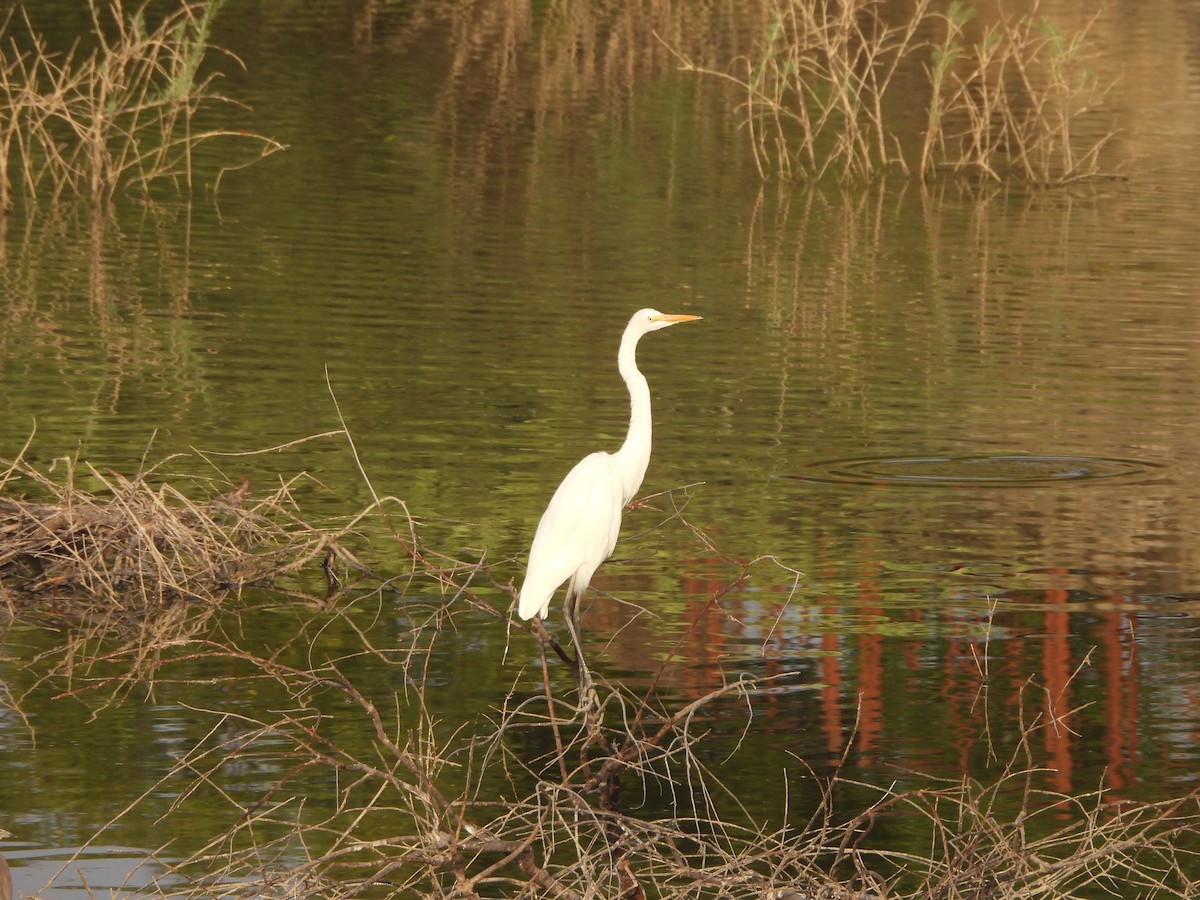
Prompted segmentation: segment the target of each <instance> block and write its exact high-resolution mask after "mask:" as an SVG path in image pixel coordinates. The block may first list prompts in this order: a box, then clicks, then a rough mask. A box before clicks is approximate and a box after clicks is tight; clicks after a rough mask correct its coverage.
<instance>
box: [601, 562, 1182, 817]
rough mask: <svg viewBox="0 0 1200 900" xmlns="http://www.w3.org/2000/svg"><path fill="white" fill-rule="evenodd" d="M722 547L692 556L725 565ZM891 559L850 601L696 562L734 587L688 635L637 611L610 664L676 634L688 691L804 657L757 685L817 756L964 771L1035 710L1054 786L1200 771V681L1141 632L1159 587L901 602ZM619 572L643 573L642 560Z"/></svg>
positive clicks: (696, 612)
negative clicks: (669, 631)
mask: <svg viewBox="0 0 1200 900" xmlns="http://www.w3.org/2000/svg"><path fill="white" fill-rule="evenodd" d="M715 562H716V561H714V560H693V561H692V565H690V566H689V568H693V570H695V571H712V570H713V568H714V563H715ZM1049 574H1056V573H1054V572H1050V573H1049ZM1061 574H1066V573H1065V572H1064V573H1061ZM887 577H888V576H887V573H886V572H885V571H884V570H883V569H882V567H878V566H872V565H869V564H861V565H860V571H859V573H858V580H857V583H856V585H855V591H856V593H855V595H854V597H853V598H852V601H849V602H848V601H847V598H846V597H845V596H839V595H833V594H825V595H817V596H808V597H805V598H804V599H803V600H801V599H800V598H798V597H796V596H791V594H790V593H789V591H790V588H789V587H788V586H786V585H785V586H780V587H779V588H778V589H777V590H775V591H767V592H762V593H756V594H753V595H751V594H749V593H746V592H740V593H739V592H737V591H731V592H728V593H723V592H725V591H727V589H728V586H729V583H728V582H727V581H721V580H720V579H717V578H684V579H683V580H682V581H681V584H680V586H679V590H680V592H681V594H683V595H687V596H692V597H705V596H708V597H713V596H719V597H720V598H721V599H720V602H719V603H717V602H705V601H703V600H699V601H697V602H694V603H690V604H689V605H688V606H687V607H686V614H685V615H686V618H685V620H684V621H683V622H681V623H680V631H679V632H677V634H683V635H684V636H683V638H682V639H678V638H677V639H676V640H677V641H679V644H678V646H677V647H676V646H675V644H676V641H666V640H664V639H663V637H662V636H661V635H660V634H655V630H656V628H655V626H654V625H652V624H650V623H651V620H649V619H646V621H645V622H644V623H640V622H639V621H636V620H635V622H634V623H633V624H632V625H628V624H627V625H626V626H625V627H624V630H623V631H622V632H621V633H620V634H619V635H618V636H617V637H616V638H614V639H613V641H612V643H611V645H610V646H609V647H608V648H607V649H606V651H605V658H606V664H609V665H620V666H623V667H625V669H626V671H629V672H639V671H642V672H644V671H646V663H645V652H644V648H645V647H646V646H647V645H653V646H655V647H658V648H659V649H660V650H661V651H662V652H661V653H660V654H659V659H662V658H663V657H665V656H669V655H672V654H670V653H669V652H668V651H670V650H675V651H677V652H676V653H675V654H674V655H673V657H672V660H671V661H670V662H668V663H666V664H665V665H666V666H667V674H666V677H665V678H664V682H665V683H669V684H670V685H671V686H672V688H673V689H674V690H677V691H679V692H681V693H683V694H685V695H686V696H689V697H698V696H701V695H702V694H704V693H706V692H708V691H711V690H714V689H716V688H718V687H720V686H721V685H722V684H724V683H727V682H728V681H729V680H730V679H731V678H734V677H737V675H738V674H739V673H741V672H745V671H751V672H753V673H755V674H758V675H767V676H769V675H778V674H782V673H788V672H790V673H794V675H795V679H794V680H793V681H791V682H790V683H791V684H794V685H797V684H798V685H801V686H808V685H811V687H812V689H811V690H808V689H800V690H793V691H781V692H779V693H770V692H768V693H765V694H764V695H762V696H760V697H756V699H755V719H756V726H755V727H756V728H757V729H761V730H763V731H765V732H767V733H774V734H777V735H783V736H786V737H787V740H788V741H789V742H794V743H789V745H788V746H789V749H792V750H793V751H794V752H796V753H797V754H798V755H800V756H802V757H803V758H805V759H809V760H810V761H812V760H825V761H826V762H827V763H829V764H832V763H834V762H835V761H836V760H837V759H839V758H840V757H841V756H842V755H843V754H844V753H846V752H849V754H850V756H851V758H852V759H853V761H854V762H855V764H856V765H858V766H861V767H864V768H872V767H879V766H889V767H899V768H901V769H911V770H916V771H925V772H930V773H932V774H937V775H948V776H954V775H961V774H963V773H968V772H977V771H978V770H979V766H980V765H981V762H982V761H983V760H985V759H996V758H999V759H1001V760H1004V759H1005V758H1006V755H1007V754H1011V753H1012V752H1013V751H1014V748H1015V746H1016V742H1017V740H1018V738H1019V733H1020V730H1021V724H1022V723H1024V725H1026V726H1028V725H1030V724H1033V723H1035V722H1036V723H1038V724H1039V726H1040V727H1038V728H1037V729H1036V731H1034V732H1033V737H1032V739H1031V744H1030V751H1031V753H1032V754H1033V757H1034V759H1033V762H1034V763H1035V764H1036V765H1038V766H1040V767H1044V769H1045V774H1044V776H1043V785H1044V787H1045V788H1047V789H1050V790H1054V791H1059V792H1062V793H1064V794H1068V793H1078V792H1080V791H1088V790H1092V789H1095V788H1096V787H1098V786H1100V787H1103V788H1105V789H1106V790H1109V791H1114V792H1125V791H1129V790H1130V789H1134V790H1133V791H1132V795H1141V796H1144V795H1145V794H1146V792H1147V789H1150V790H1151V792H1152V791H1153V789H1154V788H1155V787H1156V786H1166V785H1168V782H1172V784H1170V785H1169V788H1178V787H1179V786H1180V785H1181V784H1189V783H1190V782H1192V781H1195V780H1196V777H1197V768H1196V763H1197V760H1198V757H1197V755H1196V753H1195V750H1194V747H1195V739H1196V736H1197V735H1196V731H1197V729H1196V728H1195V727H1194V724H1193V725H1192V726H1189V727H1188V728H1187V729H1186V732H1185V733H1181V731H1180V723H1181V719H1182V720H1185V721H1187V722H1191V723H1195V722H1196V721H1197V717H1198V716H1200V708H1198V707H1200V704H1198V703H1197V699H1198V697H1200V688H1198V687H1197V685H1196V684H1195V679H1194V677H1192V676H1190V674H1189V673H1188V672H1187V670H1186V669H1185V668H1180V669H1179V670H1178V671H1177V672H1176V673H1175V674H1173V675H1169V676H1168V675H1167V674H1166V672H1164V673H1163V674H1164V677H1162V678H1157V677H1156V678H1154V680H1153V681H1150V682H1147V681H1146V678H1147V675H1148V674H1149V673H1147V672H1146V671H1144V670H1143V660H1142V657H1141V654H1140V653H1139V649H1138V640H1137V637H1138V627H1139V619H1140V618H1143V617H1145V615H1146V612H1147V606H1146V603H1145V602H1142V601H1140V600H1139V599H1138V598H1135V597H1131V596H1126V595H1110V596H1103V597H1099V596H1089V597H1087V598H1082V597H1080V596H1079V595H1077V594H1075V593H1073V592H1072V591H1069V590H1066V589H1063V588H1048V589H1044V590H1028V591H1022V592H1011V593H1009V594H1006V595H1004V596H1002V597H1000V598H998V599H997V600H996V602H995V604H994V607H992V608H988V609H983V610H975V611H970V610H966V609H963V608H959V609H956V610H952V609H945V608H913V607H911V606H909V607H908V608H898V607H897V606H896V604H895V603H894V602H889V599H888V587H887ZM605 585H606V589H611V590H613V591H614V592H616V593H618V594H620V592H621V591H623V590H629V591H634V590H636V589H637V585H636V579H633V578H628V577H614V578H610V579H608V580H607V581H606V582H605ZM648 586H649V585H646V587H648ZM619 609H620V607H618V606H617V605H616V604H608V603H605V602H599V603H597V604H595V606H594V608H593V610H592V611H591V612H590V613H589V622H588V626H589V629H590V630H591V629H594V631H593V633H605V632H607V631H608V630H609V629H610V628H614V627H615V626H616V625H617V624H618V622H617V618H616V617H617V616H619V615H620V612H618V611H617V610H619ZM1160 612H1161V611H1160ZM785 613H786V614H785ZM639 648H641V649H640V650H639ZM1163 663H1164V667H1165V669H1166V671H1171V670H1170V667H1169V660H1164V661H1163ZM1169 788H1168V787H1163V789H1169Z"/></svg>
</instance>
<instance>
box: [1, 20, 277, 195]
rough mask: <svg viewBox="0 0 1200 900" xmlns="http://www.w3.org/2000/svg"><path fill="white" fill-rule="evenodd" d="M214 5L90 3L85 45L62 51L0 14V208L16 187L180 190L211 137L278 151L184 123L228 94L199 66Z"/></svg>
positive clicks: (263, 141)
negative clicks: (157, 12)
mask: <svg viewBox="0 0 1200 900" xmlns="http://www.w3.org/2000/svg"><path fill="white" fill-rule="evenodd" d="M221 4H222V0H180V2H179V3H178V8H176V9H175V10H174V11H173V12H168V13H167V14H165V15H164V16H163V17H162V18H161V19H160V20H159V21H158V22H157V24H155V23H152V22H148V21H147V19H146V13H147V8H146V6H144V5H143V6H139V7H138V8H137V9H135V10H133V11H129V10H127V9H126V8H125V5H124V2H123V0H109V2H107V3H102V2H101V0H88V7H89V9H90V11H91V15H92V22H93V26H94V33H93V34H92V35H91V38H90V39H91V40H93V41H94V42H95V45H96V46H95V49H93V50H91V51H84V50H83V49H82V48H81V47H80V45H79V44H76V45H75V46H74V47H72V48H71V49H70V50H69V51H67V52H66V53H65V54H54V53H52V52H51V51H50V50H49V49H48V47H47V42H46V40H45V39H44V37H42V36H41V35H40V34H38V33H37V31H36V30H35V29H34V27H33V25H32V24H31V23H30V21H29V19H28V17H27V15H26V14H25V13H24V12H23V11H22V12H21V14H20V15H18V12H17V10H16V9H15V8H14V9H10V10H9V11H8V13H7V14H6V15H5V17H4V18H3V19H0V122H2V123H3V126H4V127H3V128H0V208H3V207H7V206H8V205H10V204H11V203H12V202H13V200H14V198H15V197H16V196H18V195H23V196H24V197H26V198H27V199H28V200H30V201H34V200H37V199H41V198H43V197H48V198H49V199H58V198H60V197H63V196H70V195H78V196H83V197H87V198H89V199H92V200H101V199H105V198H108V197H111V196H112V195H113V194H114V193H115V192H116V191H117V190H118V189H119V188H122V187H136V188H139V189H141V190H143V191H145V190H148V189H149V188H150V186H151V184H153V183H158V182H162V181H168V180H169V181H173V182H176V183H179V182H180V181H182V182H183V184H184V185H185V186H186V187H187V188H188V189H190V188H191V186H192V156H193V153H194V151H195V150H196V148H197V147H198V146H199V145H200V144H202V143H205V142H207V141H211V140H214V139H217V138H232V139H236V140H238V141H239V142H246V141H249V142H251V143H252V144H254V145H255V146H256V147H257V150H258V156H257V157H255V159H260V158H262V157H263V156H265V155H267V154H269V153H273V152H275V151H276V150H279V149H282V145H281V144H279V143H278V142H276V141H273V140H271V139H269V138H266V137H263V136H261V135H255V134H252V133H249V132H246V131H243V130H240V129H233V128H229V129H222V128H215V129H207V130H197V129H195V128H194V123H195V120H196V115H197V113H198V111H199V110H200V109H201V108H202V107H208V106H212V105H213V104H217V103H225V104H230V103H233V101H232V100H230V99H229V98H227V97H224V96H222V95H221V94H219V93H217V92H216V90H215V89H214V82H215V80H216V77H217V76H216V74H215V73H213V72H208V73H205V72H204V71H203V65H204V62H205V59H206V57H208V56H209V55H210V52H211V51H212V50H213V49H214V48H213V47H212V45H211V44H210V41H209V39H210V32H211V28H212V23H213V19H214V17H215V15H216V13H217V10H218V9H219V8H220V6H221ZM18 23H19V24H20V25H23V26H24V28H23V29H18ZM19 30H20V31H21V33H20V34H18V31H19ZM225 55H226V56H227V57H229V58H232V59H234V60H235V62H240V61H238V60H237V59H236V57H233V56H232V55H231V54H228V53H226V54H225ZM251 161H254V160H251ZM219 178H220V176H219V175H218V181H219Z"/></svg>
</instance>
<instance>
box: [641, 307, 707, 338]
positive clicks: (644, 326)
mask: <svg viewBox="0 0 1200 900" xmlns="http://www.w3.org/2000/svg"><path fill="white" fill-rule="evenodd" d="M699 318H701V317H700V316H685V315H670V314H668V313H661V312H659V311H658V310H657V309H639V310H638V311H637V312H635V313H634V314H633V318H632V319H630V320H629V330H630V331H635V332H637V333H638V334H648V333H650V332H651V331H658V330H659V329H660V328H666V327H667V326H669V325H678V324H679V323H680V322H695V321H696V320H697V319H699Z"/></svg>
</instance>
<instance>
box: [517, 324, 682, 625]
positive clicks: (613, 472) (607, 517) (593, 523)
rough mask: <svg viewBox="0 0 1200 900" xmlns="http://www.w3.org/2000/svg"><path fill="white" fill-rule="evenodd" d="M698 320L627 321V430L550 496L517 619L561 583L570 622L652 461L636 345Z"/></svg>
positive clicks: (622, 367)
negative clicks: (616, 443)
mask: <svg viewBox="0 0 1200 900" xmlns="http://www.w3.org/2000/svg"><path fill="white" fill-rule="evenodd" d="M699 318H700V316H684V315H666V314H664V313H660V312H659V311H658V310H656V309H640V310H638V311H637V312H636V313H634V314H633V318H632V319H630V320H629V324H628V325H627V326H626V327H625V333H624V335H622V337H621V349H620V350H619V351H618V353H617V369H618V371H619V372H620V373H621V377H622V378H623V379H625V384H626V385H627V386H628V388H629V433H628V434H627V435H626V437H625V442H624V443H623V444H622V445H621V449H619V450H618V451H617V452H616V453H605V452H603V451H599V452H596V453H592V454H589V455H588V456H585V457H584V458H583V459H581V460H580V461H579V462H578V463H577V464H576V465H575V468H573V469H572V470H571V471H570V472H569V473H567V477H566V478H564V479H563V480H562V484H560V485H559V486H558V490H556V491H555V492H554V496H553V497H552V498H551V499H550V505H549V506H548V507H546V512H545V513H543V514H542V520H541V521H540V522H539V523H538V527H537V533H536V534H535V535H534V537H533V546H532V547H531V548H530V550H529V566H528V568H527V569H526V572H525V583H524V584H523V585H522V586H521V593H520V603H519V605H518V610H517V611H518V613H519V615H520V616H521V618H522V619H532V618H533V617H534V616H541V617H542V618H545V617H546V615H547V614H548V613H549V612H550V600H551V598H552V597H553V596H554V592H555V591H556V590H558V587H559V585H561V584H562V583H563V582H564V581H566V582H568V584H567V593H566V598H565V605H566V606H567V609H568V622H570V621H571V618H572V615H573V614H572V612H571V610H572V608H573V607H574V602H575V600H577V599H578V598H579V596H580V595H581V594H582V593H583V592H584V591H586V590H587V587H588V584H589V583H590V582H591V580H592V575H593V574H594V573H595V571H596V569H597V568H598V567H599V566H600V563H602V562H604V560H606V559H608V557H609V556H610V555H611V554H612V552H613V548H614V547H616V545H617V533H618V532H619V531H620V528H621V511H622V510H623V509H624V508H625V504H626V503H628V502H629V501H630V500H632V499H633V496H634V494H636V493H637V490H638V488H639V487H641V484H642V478H643V477H644V476H645V474H646V466H648V465H649V464H650V443H651V441H650V431H651V425H650V386H649V385H648V384H647V383H646V378H645V376H644V375H642V373H641V372H640V371H638V367H637V359H636V350H637V343H638V341H639V340H641V338H642V336H643V335H646V334H649V333H650V332H651V331H658V330H659V329H660V328H666V327H668V326H670V325H677V324H679V323H680V322H692V321H695V320H696V319H699ZM572 624H574V623H572ZM572 631H573V632H574V629H572ZM572 636H573V637H574V636H575V635H574V634H572Z"/></svg>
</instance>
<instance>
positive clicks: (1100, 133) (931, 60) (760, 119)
mask: <svg viewBox="0 0 1200 900" xmlns="http://www.w3.org/2000/svg"><path fill="white" fill-rule="evenodd" d="M976 12H977V10H976V8H975V7H974V6H972V5H970V4H968V3H962V2H959V0H953V2H951V3H950V4H949V5H948V8H947V10H946V11H945V12H943V11H942V10H941V9H940V8H935V6H934V4H933V3H932V2H930V0H916V2H914V3H911V4H905V5H904V9H903V10H902V11H898V8H897V7H896V6H895V5H894V4H893V5H889V4H884V3H882V2H881V0H852V2H847V3H836V2H832V0H816V2H809V0H774V12H773V18H772V21H771V23H770V24H769V25H768V26H767V28H766V30H765V32H764V34H763V36H762V38H761V40H760V42H759V45H758V48H757V49H756V51H755V52H754V53H752V54H750V55H749V56H747V57H746V58H745V59H742V60H741V61H740V62H739V63H738V64H737V65H736V66H735V68H734V70H733V71H721V70H716V69H714V68H712V67H709V66H703V65H698V64H695V63H694V62H692V61H691V60H690V59H688V58H686V57H685V56H684V55H682V54H680V56H679V58H680V60H681V62H682V65H683V68H684V69H685V70H687V71H693V72H698V73H701V74H706V75H709V76H717V77H719V78H721V79H723V80H726V81H730V82H732V83H734V84H735V85H737V86H738V88H739V89H740V90H741V91H742V92H743V93H744V95H745V103H744V109H745V111H746V130H747V132H748V134H749V137H750V144H751V148H752V150H753V152H754V159H755V162H756V163H757V165H758V169H759V173H760V174H761V175H762V176H763V177H769V176H780V177H782V178H785V179H808V180H817V179H821V178H823V177H825V176H826V175H831V176H833V177H835V178H836V179H837V180H839V181H843V182H861V181H866V180H870V179H872V178H875V177H878V176H879V175H881V174H883V173H885V172H887V171H896V170H899V171H901V172H904V173H906V174H907V173H910V172H913V173H920V174H921V176H922V177H923V178H925V179H934V178H937V177H939V176H945V175H950V174H954V175H970V176H973V177H980V178H985V179H989V180H994V181H1007V180H1011V179H1020V180H1025V181H1030V182H1034V183H1037V184H1041V185H1059V184H1064V183H1067V182H1071V181H1076V180H1079V179H1083V178H1090V177H1096V176H1098V175H1102V174H1105V173H1104V170H1103V168H1102V165H1101V159H1100V154H1101V151H1102V150H1103V149H1104V147H1105V146H1106V145H1107V144H1108V143H1109V141H1110V140H1111V139H1112V138H1113V137H1114V136H1115V134H1116V131H1115V126H1114V125H1113V124H1112V122H1111V121H1110V120H1109V119H1108V118H1103V119H1102V122H1101V124H1100V126H1099V129H1098V130H1097V127H1096V125H1095V124H1094V122H1093V121H1092V120H1093V119H1094V118H1095V116H1096V114H1097V111H1098V110H1099V108H1100V105H1101V103H1102V101H1103V99H1104V97H1105V95H1106V94H1107V86H1105V85H1103V84H1101V82H1100V81H1099V79H1098V78H1097V76H1096V75H1095V74H1094V73H1093V72H1092V71H1091V70H1090V69H1089V68H1088V65H1089V63H1090V62H1092V61H1093V59H1092V55H1091V53H1090V51H1089V49H1088V33H1089V31H1090V29H1091V24H1092V23H1089V24H1088V25H1087V26H1085V27H1083V28H1082V29H1080V30H1079V31H1076V32H1068V31H1066V30H1064V29H1062V28H1060V27H1059V26H1058V25H1056V24H1055V23H1054V22H1053V21H1051V20H1050V19H1048V18H1047V17H1045V16H1043V15H1042V14H1041V11H1040V8H1039V4H1038V3H1037V2H1035V3H1034V4H1033V5H1032V7H1031V8H1029V9H1025V10H1022V11H1021V12H1020V13H1019V14H1018V13H1009V12H1006V11H1003V10H1001V11H1000V12H999V14H998V15H999V19H998V21H997V22H995V23H993V24H990V25H987V26H984V27H983V28H982V30H981V31H980V32H979V33H978V34H977V35H976V34H975V33H973V32H971V31H970V29H969V27H968V23H970V22H971V20H972V19H973V18H974V17H975V15H976ZM897 16H899V18H896V17H897ZM1094 21H1095V20H1094V19H1093V23H1094ZM921 71H923V72H924V75H925V78H926V84H925V85H923V86H920V87H917V88H914V79H913V78H912V77H911V76H912V75H913V74H915V73H918V72H921ZM901 73H903V74H904V75H905V76H906V77H899V76H900V75H901ZM915 104H920V105H921V107H922V109H923V111H924V123H923V124H924V130H923V134H921V135H920V137H919V139H917V140H914V139H913V137H914V135H910V134H909V131H910V130H911V129H910V123H909V120H910V119H912V118H913V116H912V109H913V107H914V105H915ZM1085 124H1086V125H1088V126H1089V127H1090V129H1091V130H1088V129H1087V128H1084V127H1083V126H1084V125H1085Z"/></svg>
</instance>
